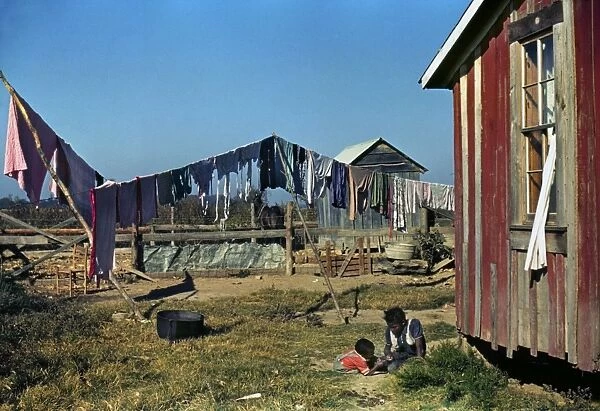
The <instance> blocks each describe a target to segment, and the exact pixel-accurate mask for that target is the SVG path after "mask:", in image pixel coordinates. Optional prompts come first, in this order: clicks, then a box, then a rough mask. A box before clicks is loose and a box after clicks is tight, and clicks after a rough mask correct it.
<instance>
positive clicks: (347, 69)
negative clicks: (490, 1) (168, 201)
mask: <svg viewBox="0 0 600 411" xmlns="http://www.w3.org/2000/svg"><path fill="white" fill-rule="evenodd" d="M467 5H468V0H419V1H398V0H390V1H383V0H382V1H378V0H373V1H352V0H343V1H342V0H340V1H338V0H327V1H322V0H320V1H316V0H315V1H312V0H303V1H291V0H289V1H288V0H277V1H275V0H271V1H252V0H247V1H208V0H206V1H192V0H187V1H178V0H172V1H154V0H143V1H142V0H127V1H75V0H54V1H45V0H36V1H33V0H20V1H12V0H0V70H2V71H3V72H4V74H5V76H6V77H7V78H8V80H9V81H10V82H11V83H12V85H13V86H14V87H15V88H16V89H17V91H19V93H20V94H21V95H22V96H23V97H24V98H25V99H26V100H27V102H28V103H29V104H30V105H31V106H32V107H33V108H34V109H35V110H36V111H37V112H38V113H39V114H40V115H41V116H42V117H43V118H44V119H45V120H46V121H47V122H48V124H49V125H50V126H51V127H52V128H53V129H54V130H55V131H56V132H57V134H59V135H60V136H61V137H62V138H64V139H65V140H66V141H67V142H69V143H70V144H71V145H72V146H73V148H74V149H75V150H76V151H77V152H78V154H80V155H81V156H82V157H83V158H84V159H86V161H87V162H88V163H89V164H90V165H91V166H92V167H94V168H95V169H97V170H98V171H100V172H101V173H102V174H103V175H105V176H106V177H110V178H113V179H116V180H119V181H124V180H128V179H131V178H133V177H135V176H136V175H145V174H150V173H155V172H160V171H163V170H168V169H171V168H176V167H181V166H184V165H186V164H188V163H191V162H193V161H196V160H200V159H203V158H206V157H209V156H212V155H215V154H219V153H222V152H225V151H228V150H230V149H233V148H235V147H237V146H241V145H245V144H248V143H250V142H252V141H256V140H259V139H261V138H263V137H266V136H268V135H270V134H271V133H272V132H276V133H277V134H278V135H280V136H282V137H284V138H286V139H287V140H290V141H293V142H295V143H298V144H300V145H302V146H304V147H306V148H310V149H313V150H315V151H318V152H319V153H322V154H325V155H328V156H331V157H333V156H335V155H336V154H338V153H339V152H340V151H341V150H342V149H343V148H344V147H345V146H347V145H352V144H356V143H360V142H363V141H365V140H369V139H373V138H376V137H384V138H385V139H387V140H388V141H389V142H390V143H392V144H393V145H395V146H396V147H397V148H398V149H400V150H401V151H403V152H404V153H406V154H407V155H409V156H411V157H412V158H414V159H415V160H416V161H418V162H419V163H421V164H423V165H424V166H425V167H427V168H428V169H429V172H427V173H426V174H425V175H424V176H423V180H425V181H431V182H440V183H446V184H451V183H452V179H453V175H452V167H453V166H452V164H453V158H452V139H453V132H452V100H451V93H450V91H446V90H442V91H440V90H427V91H425V90H422V89H421V87H420V85H419V84H418V83H417V82H418V79H419V78H420V76H421V74H422V73H423V71H424V70H425V68H426V67H427V65H428V64H429V62H430V61H431V59H432V58H433V56H434V54H435V52H436V51H437V50H438V49H439V47H441V45H442V43H443V41H444V39H445V38H446V36H447V35H448V34H449V32H450V31H451V30H452V28H453V27H454V25H455V24H456V22H457V21H458V19H459V18H460V16H461V14H462V12H463V11H464V9H465V8H466V7H467ZM8 102H9V96H8V92H6V91H5V89H4V88H2V91H0V130H1V131H0V139H1V141H0V144H1V145H2V147H4V145H5V128H6V118H7V110H8ZM8 194H13V195H18V196H19V197H21V198H24V197H25V194H24V193H23V192H22V191H21V190H20V189H19V188H18V186H17V184H16V182H15V181H14V180H12V179H10V178H8V177H6V176H2V177H1V178H0V196H5V195H8Z"/></svg>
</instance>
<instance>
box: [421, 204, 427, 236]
mask: <svg viewBox="0 0 600 411" xmlns="http://www.w3.org/2000/svg"><path fill="white" fill-rule="evenodd" d="M428 214H429V212H428V210H427V209H426V208H425V207H421V208H420V209H419V220H420V221H419V228H420V229H421V232H423V233H428V232H429V219H428V217H429V216H428Z"/></svg>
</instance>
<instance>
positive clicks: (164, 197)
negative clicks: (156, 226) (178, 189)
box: [156, 171, 175, 206]
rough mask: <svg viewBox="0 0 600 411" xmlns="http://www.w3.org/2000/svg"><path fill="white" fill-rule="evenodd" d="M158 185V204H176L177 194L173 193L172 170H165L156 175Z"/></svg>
mask: <svg viewBox="0 0 600 411" xmlns="http://www.w3.org/2000/svg"><path fill="white" fill-rule="evenodd" d="M156 186H157V187H158V204H160V205H170V206H174V205H175V195H174V194H173V178H172V177H171V171H163V172H162V173H160V174H158V175H157V176H156Z"/></svg>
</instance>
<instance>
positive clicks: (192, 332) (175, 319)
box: [156, 310, 204, 341]
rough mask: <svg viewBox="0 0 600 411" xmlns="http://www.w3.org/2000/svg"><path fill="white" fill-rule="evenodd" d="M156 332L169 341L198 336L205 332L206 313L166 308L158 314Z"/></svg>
mask: <svg viewBox="0 0 600 411" xmlns="http://www.w3.org/2000/svg"><path fill="white" fill-rule="evenodd" d="M156 332H157V333H158V336H159V337H160V338H164V339H167V340H169V341H176V340H182V339H186V338H198V337H201V336H202V334H203V333H204V315H202V314H200V313H197V312H193V311H186V310H164V311H159V312H158V313H157V314H156Z"/></svg>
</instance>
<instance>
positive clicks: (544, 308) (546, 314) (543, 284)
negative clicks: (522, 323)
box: [535, 254, 556, 353]
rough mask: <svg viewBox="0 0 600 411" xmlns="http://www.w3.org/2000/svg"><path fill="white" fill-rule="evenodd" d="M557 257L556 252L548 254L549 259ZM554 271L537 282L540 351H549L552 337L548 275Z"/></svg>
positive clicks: (550, 273)
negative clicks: (550, 331)
mask: <svg viewBox="0 0 600 411" xmlns="http://www.w3.org/2000/svg"><path fill="white" fill-rule="evenodd" d="M555 259H556V255H555V254H549V255H548V256H547V260H548V261H551V260H552V261H553V260H555ZM555 275H556V274H555V273H554V272H551V271H550V270H548V272H547V273H546V274H544V275H542V276H541V278H540V280H539V281H538V282H537V283H536V286H535V287H536V288H537V300H536V304H537V349H538V351H539V352H544V353H547V352H548V345H549V339H550V333H549V326H550V304H549V300H550V296H549V284H548V277H549V276H555Z"/></svg>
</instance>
